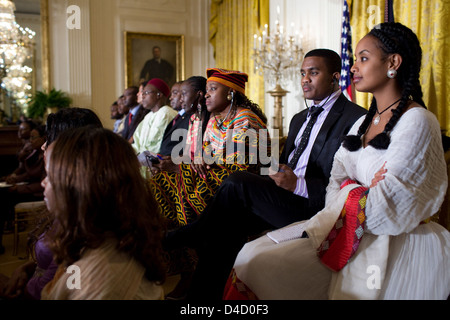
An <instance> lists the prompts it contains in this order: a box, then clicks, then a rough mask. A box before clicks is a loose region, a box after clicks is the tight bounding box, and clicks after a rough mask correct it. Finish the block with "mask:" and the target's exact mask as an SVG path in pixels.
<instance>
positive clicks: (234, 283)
mask: <svg viewBox="0 0 450 320" xmlns="http://www.w3.org/2000/svg"><path fill="white" fill-rule="evenodd" d="M223 300H259V299H258V297H257V296H256V295H255V294H254V293H253V292H252V290H250V289H249V288H248V287H247V286H246V285H245V284H244V283H243V282H242V281H241V280H240V279H239V278H238V277H237V275H236V272H235V270H234V269H233V270H232V271H231V274H230V276H229V277H228V280H227V284H226V285H225V290H224V293H223Z"/></svg>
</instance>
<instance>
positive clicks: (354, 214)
mask: <svg viewBox="0 0 450 320" xmlns="http://www.w3.org/2000/svg"><path fill="white" fill-rule="evenodd" d="M351 183H356V182H354V181H352V180H347V181H345V182H344V183H343V184H342V185H341V188H343V187H345V186H346V185H348V184H351ZM368 193H369V189H368V188H365V187H358V188H355V189H353V190H352V191H350V192H349V194H348V197H347V200H346V202H345V205H344V208H343V209H342V211H341V214H340V215H339V218H338V219H337V221H336V223H335V225H334V227H333V228H332V229H331V231H330V233H329V234H328V236H327V238H326V239H325V240H324V241H323V242H322V243H321V245H320V247H319V248H318V249H317V254H318V256H319V258H320V260H321V261H322V263H323V264H325V265H326V266H327V267H329V268H330V269H331V270H333V271H339V270H341V269H342V268H343V267H344V266H345V265H346V264H347V262H348V260H349V259H350V258H351V257H352V256H353V255H354V254H355V252H356V250H357V249H358V247H359V243H360V241H361V238H362V236H363V234H364V222H365V220H366V214H365V209H366V199H367V194H368Z"/></svg>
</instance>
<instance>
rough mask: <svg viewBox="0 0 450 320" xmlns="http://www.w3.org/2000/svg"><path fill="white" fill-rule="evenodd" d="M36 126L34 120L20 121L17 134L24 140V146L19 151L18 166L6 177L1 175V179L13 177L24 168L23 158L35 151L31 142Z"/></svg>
mask: <svg viewBox="0 0 450 320" xmlns="http://www.w3.org/2000/svg"><path fill="white" fill-rule="evenodd" d="M36 126H37V124H36V123H35V122H34V121H32V120H25V121H22V122H21V123H20V125H19V130H18V131H17V136H18V137H19V139H20V140H21V141H22V147H21V148H20V150H19V151H18V152H17V161H18V167H17V168H16V169H15V170H14V171H13V172H12V173H11V174H9V175H7V176H5V177H1V178H0V181H6V179H7V178H8V177H9V178H11V177H13V176H14V175H15V174H16V172H19V171H22V170H23V168H22V167H21V166H22V164H23V160H24V159H25V158H26V157H28V156H29V155H30V153H31V152H32V151H33V148H32V147H31V142H30V133H31V130H33V129H34V128H36Z"/></svg>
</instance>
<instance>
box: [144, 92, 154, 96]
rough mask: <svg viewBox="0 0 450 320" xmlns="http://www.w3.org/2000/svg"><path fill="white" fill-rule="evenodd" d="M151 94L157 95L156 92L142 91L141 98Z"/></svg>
mask: <svg viewBox="0 0 450 320" xmlns="http://www.w3.org/2000/svg"><path fill="white" fill-rule="evenodd" d="M152 93H157V92H156V91H144V92H142V96H147V95H149V94H152Z"/></svg>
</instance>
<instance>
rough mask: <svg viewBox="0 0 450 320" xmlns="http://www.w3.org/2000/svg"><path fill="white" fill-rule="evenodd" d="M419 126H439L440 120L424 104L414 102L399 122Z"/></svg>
mask: <svg viewBox="0 0 450 320" xmlns="http://www.w3.org/2000/svg"><path fill="white" fill-rule="evenodd" d="M400 123H401V124H403V125H406V126H410V125H415V126H419V127H429V126H436V125H437V126H439V122H438V120H437V118H436V116H435V115H434V113H432V112H431V111H429V110H427V109H426V108H424V107H423V106H421V105H419V104H417V103H413V104H411V105H410V106H409V107H408V108H407V109H406V111H405V113H404V114H403V115H402V116H401V118H400V120H399V124H400Z"/></svg>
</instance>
